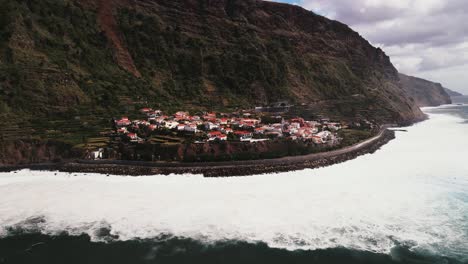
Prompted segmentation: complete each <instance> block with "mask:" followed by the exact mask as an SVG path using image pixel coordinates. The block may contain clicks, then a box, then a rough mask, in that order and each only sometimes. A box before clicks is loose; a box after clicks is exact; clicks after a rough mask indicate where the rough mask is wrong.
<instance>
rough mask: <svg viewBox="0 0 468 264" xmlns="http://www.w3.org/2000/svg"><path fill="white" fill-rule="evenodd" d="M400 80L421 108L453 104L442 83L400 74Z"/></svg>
mask: <svg viewBox="0 0 468 264" xmlns="http://www.w3.org/2000/svg"><path fill="white" fill-rule="evenodd" d="M400 80H401V83H402V85H403V87H404V88H405V90H406V91H407V92H408V94H409V95H410V96H411V98H412V99H414V101H415V102H416V104H417V105H418V106H419V107H424V106H439V105H443V104H451V103H452V100H451V99H450V96H449V95H448V94H447V92H446V91H445V89H444V87H442V85H441V84H440V83H434V82H431V81H428V80H424V79H421V78H416V77H412V76H407V75H404V74H400Z"/></svg>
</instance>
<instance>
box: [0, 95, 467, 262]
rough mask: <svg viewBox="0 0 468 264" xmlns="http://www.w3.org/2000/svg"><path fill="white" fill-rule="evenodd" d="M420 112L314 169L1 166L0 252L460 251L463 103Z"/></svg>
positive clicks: (379, 255) (182, 255)
mask: <svg viewBox="0 0 468 264" xmlns="http://www.w3.org/2000/svg"><path fill="white" fill-rule="evenodd" d="M424 111H425V112H426V113H427V114H428V115H429V117H430V118H429V120H427V121H425V122H421V123H418V124H416V125H414V126H411V127H408V128H404V129H405V130H407V131H397V132H396V139H395V140H393V141H391V142H390V143H389V144H387V145H385V146H383V147H382V148H381V149H380V150H379V151H377V152H376V153H374V154H368V155H364V156H361V157H358V158H357V159H355V160H352V161H348V162H345V163H342V164H338V165H334V166H331V167H326V168H321V169H316V170H303V171H296V172H288V173H278V174H268V175H257V176H251V177H234V178H203V177H202V176H201V175H173V176H152V177H122V176H106V175H98V174H80V173H71V174H70V173H61V172H47V171H29V170H22V171H17V172H12V173H2V174H0V263H27V262H31V261H34V262H35V263H64V262H67V263H107V262H109V263H111V262H112V263H198V262H200V263H292V262H294V263H377V262H378V263H468V123H467V120H468V106H467V105H465V104H463V103H460V104H459V105H447V106H442V107H438V108H426V109H424ZM2 261H3V262H2Z"/></svg>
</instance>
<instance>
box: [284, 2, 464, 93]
mask: <svg viewBox="0 0 468 264" xmlns="http://www.w3.org/2000/svg"><path fill="white" fill-rule="evenodd" d="M275 1H278V2H287V3H292V4H297V5H300V6H302V7H304V8H306V9H309V10H312V11H314V12H316V13H319V14H321V15H324V16H326V17H329V18H331V19H336V20H338V21H341V22H344V23H346V24H348V25H349V26H351V27H352V28H353V29H354V30H356V31H358V32H359V33H360V34H361V35H362V36H364V37H365V38H366V39H367V40H369V41H370V42H371V43H372V44H374V45H375V46H379V47H381V48H382V49H383V50H384V51H385V52H386V53H387V54H388V55H390V56H391V58H392V62H393V64H394V65H395V66H396V67H397V68H398V70H399V71H400V72H402V73H406V74H410V75H414V76H418V77H422V78H426V79H428V80H432V81H436V82H440V83H442V84H443V85H444V86H445V87H447V88H451V89H453V90H457V91H460V92H463V93H465V94H468V1H467V0H392V1H388V0H275Z"/></svg>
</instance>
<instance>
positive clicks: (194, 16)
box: [0, 0, 421, 145]
mask: <svg viewBox="0 0 468 264" xmlns="http://www.w3.org/2000/svg"><path fill="white" fill-rule="evenodd" d="M122 2H123V1H122ZM99 3H100V4H99ZM117 3H118V4H117ZM114 4H115V5H114ZM0 6H1V7H2V8H1V9H0V116H1V117H2V119H3V120H6V121H5V122H6V124H5V125H4V126H3V128H1V129H0V132H1V138H0V140H3V141H7V140H13V139H18V138H24V137H29V138H30V137H33V138H53V139H58V140H61V141H66V142H70V143H72V144H73V145H77V144H83V143H85V141H86V138H88V137H91V136H97V133H98V132H99V131H102V130H104V129H106V128H108V127H109V120H110V118H111V117H112V116H117V115H120V114H130V115H132V114H133V113H134V111H135V109H138V108H139V107H140V106H143V105H150V106H153V107H159V108H161V109H163V110H166V111H172V110H175V109H183V110H198V109H214V110H224V109H235V108H249V107H253V106H256V105H265V104H268V103H272V102H276V101H278V100H288V101H289V102H291V103H295V104H306V105H312V107H311V108H307V107H306V108H303V109H310V111H316V109H318V108H319V110H321V111H322V112H323V113H322V114H324V115H327V114H333V116H334V117H340V116H346V117H351V118H352V117H353V116H356V115H358V114H359V115H360V118H363V117H364V118H370V119H374V120H377V121H380V122H388V121H392V122H393V121H398V122H411V121H414V120H415V119H418V118H420V117H421V113H420V112H419V110H418V109H417V108H415V107H414V106H413V105H412V103H411V101H410V100H409V99H408V98H406V95H405V94H404V92H403V90H402V89H401V87H399V85H398V76H397V72H396V70H395V69H394V68H393V66H392V65H391V63H390V61H389V59H388V57H387V56H386V55H385V54H384V53H383V52H382V51H381V50H379V49H375V48H374V47H372V46H371V45H370V44H369V43H368V42H367V41H365V40H364V39H362V38H361V37H360V36H359V35H358V34H357V33H355V32H353V31H352V30H351V29H349V28H348V27H347V26H346V25H343V24H341V23H338V22H334V21H330V20H328V19H326V18H324V17H321V16H317V15H315V14H313V13H311V12H309V11H306V10H303V9H301V8H299V7H294V6H289V5H282V4H275V3H268V2H261V1H254V0H247V1H240V0H235V1H215V2H213V3H208V2H206V1H201V0H190V1H182V0H176V1H160V0H155V1H151V2H143V1H136V2H135V3H134V4H133V5H126V4H125V2H123V3H120V1H111V0H109V1H86V0H41V1H34V0H16V1H9V0H0ZM99 8H101V9H102V8H104V9H105V8H109V9H111V12H110V13H111V14H113V16H114V19H115V21H116V26H115V32H111V33H114V34H115V35H116V36H118V37H117V38H120V39H121V41H122V43H119V45H120V44H121V46H123V48H122V49H123V50H125V51H128V53H129V54H130V56H131V58H132V59H133V61H134V64H135V66H136V68H137V69H138V71H139V72H140V73H141V77H139V76H135V74H133V73H132V72H129V71H127V70H126V68H125V67H123V66H122V61H119V59H118V58H119V56H117V55H118V54H116V50H115V49H114V48H113V47H114V46H115V45H117V44H115V43H114V44H112V43H111V42H113V41H115V40H113V39H110V38H109V37H108V36H109V32H106V31H105V30H103V25H102V24H100V23H99V21H100V20H99V14H100V12H99V11H100V10H101V9H99ZM110 28H112V27H110ZM106 33H107V34H106ZM313 105H315V106H317V105H318V106H319V107H313Z"/></svg>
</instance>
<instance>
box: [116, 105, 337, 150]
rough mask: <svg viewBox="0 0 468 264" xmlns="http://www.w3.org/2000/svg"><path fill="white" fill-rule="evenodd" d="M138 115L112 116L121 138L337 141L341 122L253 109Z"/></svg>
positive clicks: (144, 111) (135, 140) (138, 140)
mask: <svg viewBox="0 0 468 264" xmlns="http://www.w3.org/2000/svg"><path fill="white" fill-rule="evenodd" d="M140 113H141V116H142V117H143V118H141V119H134V120H130V119H129V118H128V117H121V118H118V119H114V120H113V122H114V127H115V133H116V134H117V135H119V136H120V137H121V138H122V139H123V140H127V141H129V142H132V143H144V142H147V141H148V140H149V138H150V137H151V136H152V135H158V134H162V135H168V134H172V135H177V136H180V137H182V138H191V139H192V140H193V143H207V142H222V141H240V142H246V143H254V142H260V141H268V140H274V139H289V140H303V141H310V142H313V143H315V144H338V143H339V141H340V138H339V137H338V135H337V133H336V132H337V131H339V130H340V129H342V127H343V125H344V124H342V123H338V122H330V121H329V120H328V119H321V120H314V121H308V120H304V119H303V118H301V117H295V118H285V117H283V116H281V115H279V116H275V115H264V114H259V113H256V112H253V113H252V112H250V111H241V112H235V113H217V112H201V113H198V114H196V115H190V113H189V112H184V111H179V112H176V113H175V114H173V115H166V114H165V113H163V112H162V111H160V110H153V109H151V108H143V109H141V110H140Z"/></svg>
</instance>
